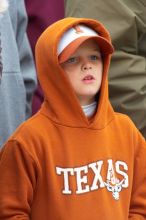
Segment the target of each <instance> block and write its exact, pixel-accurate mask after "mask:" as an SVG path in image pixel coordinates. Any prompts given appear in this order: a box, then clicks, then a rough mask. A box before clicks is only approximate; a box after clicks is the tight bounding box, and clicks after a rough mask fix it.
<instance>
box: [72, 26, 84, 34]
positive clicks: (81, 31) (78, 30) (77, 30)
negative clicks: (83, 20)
mask: <svg viewBox="0 0 146 220" xmlns="http://www.w3.org/2000/svg"><path fill="white" fill-rule="evenodd" d="M73 28H74V29H75V31H76V34H81V33H84V31H83V30H81V28H80V26H79V25H76V26H74V27H73Z"/></svg>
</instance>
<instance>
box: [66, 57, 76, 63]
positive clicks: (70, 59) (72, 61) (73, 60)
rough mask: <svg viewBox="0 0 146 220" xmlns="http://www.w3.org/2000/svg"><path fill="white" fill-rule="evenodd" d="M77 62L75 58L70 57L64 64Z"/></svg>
mask: <svg viewBox="0 0 146 220" xmlns="http://www.w3.org/2000/svg"><path fill="white" fill-rule="evenodd" d="M76 61H77V58H76V57H71V58H69V59H68V60H67V61H66V63H74V62H76Z"/></svg>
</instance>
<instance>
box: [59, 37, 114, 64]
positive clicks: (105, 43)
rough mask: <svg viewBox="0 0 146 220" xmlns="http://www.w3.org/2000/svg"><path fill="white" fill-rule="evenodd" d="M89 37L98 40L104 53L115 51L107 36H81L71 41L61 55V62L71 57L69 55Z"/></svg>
mask: <svg viewBox="0 0 146 220" xmlns="http://www.w3.org/2000/svg"><path fill="white" fill-rule="evenodd" d="M88 39H94V40H96V41H97V44H98V46H99V48H100V51H101V53H102V54H103V55H106V54H112V53H113V52H114V48H113V46H112V44H110V43H109V42H108V41H107V40H106V39H105V38H102V37H101V36H95V37H91V36H89V37H87V36H86V37H85V36H84V37H80V38H78V39H76V40H74V41H73V42H71V43H70V44H69V45H68V46H67V47H66V48H65V49H64V50H63V51H62V53H61V54H60V55H59V57H58V59H59V63H64V62H65V61H66V60H68V59H69V57H70V56H71V55H72V54H73V53H74V52H75V51H76V50H77V48H78V47H79V46H80V45H81V44H82V43H83V42H84V41H86V40H88Z"/></svg>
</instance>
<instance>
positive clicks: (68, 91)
mask: <svg viewBox="0 0 146 220" xmlns="http://www.w3.org/2000/svg"><path fill="white" fill-rule="evenodd" d="M78 25H83V26H87V27H89V28H91V29H93V30H94V31H95V33H98V36H92V37H95V38H98V39H100V40H99V41H100V43H99V47H100V48H101V47H102V48H104V53H103V49H102V50H101V53H102V55H103V78H102V85H101V89H100V96H99V101H98V109H97V112H96V114H95V116H94V118H93V119H92V120H88V118H87V117H86V116H85V115H84V113H83V111H82V108H81V106H80V103H79V101H78V99H77V97H76V94H75V92H74V91H73V89H72V86H71V84H70V82H69V80H68V78H67V76H66V74H65V72H64V70H63V69H62V68H61V66H60V64H59V60H58V55H60V54H61V53H62V51H63V50H64V48H65V47H66V48H67V46H65V47H64V48H63V49H62V50H61V51H60V52H58V48H59V44H60V42H61V39H62V38H63V36H64V34H66V33H67V31H68V30H69V29H71V28H73V27H75V26H78ZM87 37H88V36H87ZM89 37H91V36H89ZM69 43H72V42H69ZM69 43H68V44H69ZM68 44H67V45H68ZM79 44H80V43H78V45H79ZM103 44H104V46H103ZM112 52H113V46H112V44H111V39H110V36H109V33H108V31H107V30H106V29H105V27H104V26H103V25H102V24H101V23H100V22H98V21H96V20H93V19H87V18H72V17H69V18H64V19H62V20H59V21H57V22H55V23H54V24H52V25H51V26H49V27H48V28H47V29H46V30H45V31H44V32H43V33H42V35H41V36H40V38H39V39H38V41H37V44H36V51H35V55H36V66H37V72H38V78H39V81H40V84H41V87H42V90H43V92H44V103H43V105H42V108H41V110H40V112H41V113H42V114H45V115H46V116H47V117H49V118H50V119H51V120H52V121H54V122H56V123H58V124H62V125H64V126H70V127H86V128H91V129H102V128H104V127H105V126H106V125H107V124H108V123H109V122H110V121H111V120H112V119H113V117H114V114H113V109H112V107H111V105H110V103H109V99H108V83H107V74H108V69H109V64H110V59H111V53H112Z"/></svg>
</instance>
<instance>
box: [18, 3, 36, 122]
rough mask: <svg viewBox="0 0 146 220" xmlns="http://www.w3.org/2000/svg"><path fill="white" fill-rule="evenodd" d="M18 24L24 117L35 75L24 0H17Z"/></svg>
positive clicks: (29, 103) (30, 102)
mask: <svg viewBox="0 0 146 220" xmlns="http://www.w3.org/2000/svg"><path fill="white" fill-rule="evenodd" d="M17 5H18V6H17V7H18V24H17V27H18V28H17V36H16V38H17V44H18V50H19V58H20V68H21V72H22V76H23V80H24V85H25V89H26V119H27V118H28V117H30V116H31V113H32V112H31V108H32V106H31V104H32V96H33V93H34V91H35V89H36V84H37V76H36V70H35V66H34V61H33V56H32V51H31V49H30V45H29V42H28V38H27V35H26V27H27V14H26V10H25V6H24V1H22V0H19V1H17Z"/></svg>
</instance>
